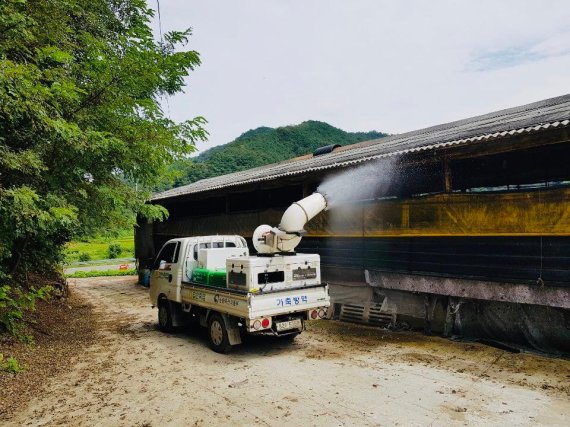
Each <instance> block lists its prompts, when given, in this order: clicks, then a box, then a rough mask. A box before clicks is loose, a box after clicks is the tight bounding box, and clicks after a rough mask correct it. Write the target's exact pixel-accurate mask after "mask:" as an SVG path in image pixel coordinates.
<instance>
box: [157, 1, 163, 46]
mask: <svg viewBox="0 0 570 427" xmlns="http://www.w3.org/2000/svg"><path fill="white" fill-rule="evenodd" d="M156 10H157V11H158V31H159V33H160V41H161V42H164V40H163V38H162V19H161V17H160V0H156Z"/></svg>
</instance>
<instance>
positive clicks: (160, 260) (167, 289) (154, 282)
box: [151, 242, 180, 300]
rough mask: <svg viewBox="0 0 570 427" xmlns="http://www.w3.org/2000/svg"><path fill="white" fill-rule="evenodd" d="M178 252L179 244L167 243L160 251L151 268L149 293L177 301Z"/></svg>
mask: <svg viewBox="0 0 570 427" xmlns="http://www.w3.org/2000/svg"><path fill="white" fill-rule="evenodd" d="M179 252H180V242H170V243H167V244H166V245H164V246H163V247H162V249H161V250H160V253H159V254H158V256H157V257H156V259H155V260H154V264H153V266H152V274H151V287H152V289H151V291H155V292H157V293H158V292H160V293H165V294H166V295H167V296H168V299H171V300H177V299H178V298H177V297H178V292H177V285H178V283H177V278H178V258H179Z"/></svg>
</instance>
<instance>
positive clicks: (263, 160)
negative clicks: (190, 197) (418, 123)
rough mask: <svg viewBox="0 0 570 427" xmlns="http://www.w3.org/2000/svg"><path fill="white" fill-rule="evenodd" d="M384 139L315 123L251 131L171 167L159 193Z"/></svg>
mask: <svg viewBox="0 0 570 427" xmlns="http://www.w3.org/2000/svg"><path fill="white" fill-rule="evenodd" d="M384 136H387V134H385V133H382V132H376V131H371V132H345V131H343V130H341V129H337V128H335V127H333V126H331V125H329V124H327V123H323V122H318V121H312V120H311V121H306V122H303V123H301V124H299V125H294V126H284V127H279V128H276V129H273V128H269V127H259V128H257V129H252V130H248V131H247V132H245V133H243V134H242V135H240V136H239V137H238V138H236V139H235V140H233V141H232V142H230V143H228V144H225V145H220V146H218V147H214V148H211V149H209V150H207V151H204V152H203V153H202V154H200V155H199V156H197V157H195V158H192V159H187V160H179V161H177V162H176V163H174V164H173V165H172V166H171V172H172V176H173V178H171V180H170V182H169V183H168V184H167V183H165V184H163V185H161V186H160V187H159V188H157V190H165V189H167V188H170V187H179V186H181V185H186V184H190V183H192V182H196V181H199V180H201V179H204V178H210V177H213V176H219V175H224V174H228V173H231V172H237V171H241V170H246V169H251V168H254V167H257V166H263V165H267V164H271V163H276V162H280V161H283V160H287V159H290V158H293V157H297V156H302V155H304V154H309V153H312V152H313V151H315V150H316V149H317V148H319V147H322V146H324V145H329V144H340V145H348V144H354V143H356V142H360V141H366V140H370V139H376V138H382V137H384Z"/></svg>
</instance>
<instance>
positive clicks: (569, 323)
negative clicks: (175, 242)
mask: <svg viewBox="0 0 570 427" xmlns="http://www.w3.org/2000/svg"><path fill="white" fill-rule="evenodd" d="M569 136H570V95H564V96H560V97H557V98H552V99H547V100H544V101H540V102H536V103H533V104H528V105H524V106H521V107H516V108H511V109H507V110H502V111H497V112H493V113H490V114H486V115H482V116H477V117H473V118H469V119H465V120H460V121H456V122H452V123H447V124H443V125H439V126H434V127H430V128H426V129H421V130H417V131H413V132H408V133H405V134H400V135H394V136H390V137H386V138H382V139H377V140H372V141H366V142H362V143H358V144H354V145H350V146H345V147H333V146H330V147H325V148H323V149H320V150H317V152H315V153H313V154H308V155H306V156H303V157H299V158H295V159H291V160H289V161H285V162H281V163H277V164H272V165H268V166H264V167H260V168H255V169H251V170H246V171H243V172H237V173H233V174H229V175H224V176H220V177H216V178H210V179H205V180H202V181H199V182H196V183H194V184H190V185H187V186H184V187H180V188H175V189H172V190H168V191H165V192H162V193H160V194H156V195H155V196H154V197H153V199H152V201H151V203H157V204H161V205H163V206H165V207H166V208H167V209H168V210H169V212H170V217H169V218H168V220H167V221H164V222H160V223H153V224H147V223H146V222H144V221H139V226H138V228H137V231H136V238H135V245H136V249H135V252H136V257H137V260H138V261H139V265H141V266H145V265H147V266H148V265H149V260H151V259H152V258H153V257H154V256H155V253H156V251H158V250H159V249H160V247H161V246H162V244H163V243H164V242H165V241H167V240H168V239H171V238H174V237H181V236H195V235H208V234H239V235H242V236H244V237H245V238H246V239H249V243H250V244H251V236H252V233H253V230H254V229H255V228H256V227H257V226H258V225H260V224H269V225H272V226H275V225H278V223H279V220H280V218H281V215H282V213H283V211H284V210H285V209H286V208H287V207H288V206H289V205H290V204H291V203H292V202H294V201H297V200H299V199H301V198H303V197H305V196H307V195H309V194H311V193H312V192H313V191H314V190H315V189H316V188H317V187H319V185H321V184H322V183H323V182H325V183H327V185H328V186H329V187H330V186H333V188H334V186H335V182H337V181H338V182H340V183H341V184H339V185H341V188H340V187H339V188H338V189H336V190H339V191H343V192H345V193H346V194H344V196H343V197H341V199H342V201H341V202H340V203H338V204H337V205H336V206H333V208H331V209H330V210H328V211H326V212H323V213H321V214H320V215H319V216H317V217H316V218H315V219H314V220H313V221H311V222H309V223H308V224H307V227H306V228H307V234H306V236H305V237H304V238H303V240H302V242H301V244H300V246H299V247H298V252H306V253H318V254H320V256H321V263H322V275H323V280H324V281H326V282H328V283H329V284H330V291H331V298H332V300H333V302H334V312H333V313H332V315H333V316H335V317H337V318H340V319H342V320H347V321H354V322H363V323H370V324H378V325H389V326H390V327H393V328H423V329H425V330H426V331H428V332H433V333H438V334H442V335H445V336H460V337H464V338H474V339H481V340H486V341H489V342H496V343H499V342H500V343H503V345H504V344H505V343H506V344H507V345H515V346H522V347H527V348H534V349H537V350H542V351H546V352H554V353H556V352H570V140H569ZM363 168H366V169H363ZM331 177H336V178H334V179H332V180H331ZM343 177H344V178H343ZM347 182H348V184H347Z"/></svg>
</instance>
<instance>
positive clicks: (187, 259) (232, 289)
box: [150, 193, 330, 353]
mask: <svg viewBox="0 0 570 427" xmlns="http://www.w3.org/2000/svg"><path fill="white" fill-rule="evenodd" d="M325 208H326V200H325V198H324V196H322V195H320V194H319V193H314V194H313V195H311V196H309V197H307V198H305V199H303V200H301V201H299V202H297V203H294V204H293V205H292V206H291V207H290V208H288V209H287V211H286V212H285V214H284V215H283V218H282V220H281V224H280V225H279V227H275V228H271V227H269V226H267V225H262V226H259V227H258V228H257V229H256V230H255V232H254V234H253V244H254V246H255V248H256V250H257V252H258V254H257V255H256V256H250V255H249V250H248V247H247V243H246V241H245V239H244V238H243V237H241V236H201V237H183V238H178V239H172V240H169V241H168V242H166V243H165V244H164V246H163V247H162V249H161V250H160V252H159V254H158V256H157V257H156V259H155V262H154V265H153V269H152V273H151V277H150V299H151V302H152V305H153V307H158V324H159V328H160V329H161V330H163V331H170V330H172V329H173V328H174V327H175V326H181V325H184V324H185V323H186V322H188V321H189V320H195V321H198V322H199V323H200V325H202V326H204V327H207V328H208V331H209V339H210V345H211V347H212V349H213V350H214V351H217V352H220V353H226V352H228V351H229V350H230V349H231V348H232V346H234V345H238V344H241V340H242V334H244V333H248V334H272V335H278V336H286V337H290V338H293V337H295V336H296V335H298V334H299V333H301V332H302V331H303V330H304V327H305V322H306V321H308V320H315V319H322V318H324V317H325V316H326V312H327V308H328V307H329V306H330V298H329V293H328V286H327V285H326V284H323V283H321V274H320V258H319V255H316V254H298V253H294V252H293V250H294V249H295V247H296V246H297V245H298V243H299V242H300V240H301V236H302V233H303V230H302V228H303V226H304V224H305V223H306V222H307V221H308V220H310V219H311V218H313V217H314V216H315V215H316V214H317V213H319V212H320V211H321V210H323V209H325Z"/></svg>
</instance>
